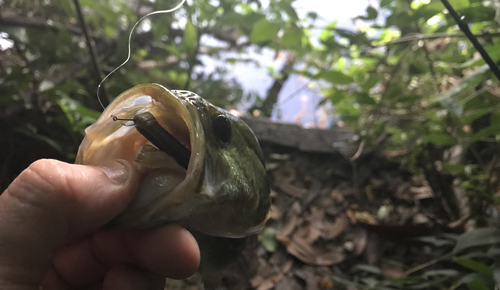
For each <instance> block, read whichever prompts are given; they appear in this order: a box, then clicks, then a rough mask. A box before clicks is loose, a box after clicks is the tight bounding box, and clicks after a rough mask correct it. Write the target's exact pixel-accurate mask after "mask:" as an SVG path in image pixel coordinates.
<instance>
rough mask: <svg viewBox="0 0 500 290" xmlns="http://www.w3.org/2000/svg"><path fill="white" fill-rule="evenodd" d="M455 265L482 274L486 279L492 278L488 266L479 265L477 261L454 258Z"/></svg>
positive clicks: (491, 272)
mask: <svg viewBox="0 0 500 290" xmlns="http://www.w3.org/2000/svg"><path fill="white" fill-rule="evenodd" d="M455 263H457V264H459V265H460V266H462V267H465V268H467V269H470V270H472V271H474V272H477V273H479V274H483V275H486V276H488V277H491V276H493V271H491V269H490V267H489V266H487V265H485V264H483V263H479V262H477V261H474V260H472V259H468V258H455Z"/></svg>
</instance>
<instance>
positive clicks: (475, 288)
mask: <svg viewBox="0 0 500 290" xmlns="http://www.w3.org/2000/svg"><path fill="white" fill-rule="evenodd" d="M467 288H469V289H470V290H489V289H490V288H488V286H486V284H484V282H483V281H482V280H481V279H480V278H479V276H477V275H473V276H472V279H471V280H470V281H469V282H468V283H467Z"/></svg>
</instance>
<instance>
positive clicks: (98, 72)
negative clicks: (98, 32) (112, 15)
mask: <svg viewBox="0 0 500 290" xmlns="http://www.w3.org/2000/svg"><path fill="white" fill-rule="evenodd" d="M73 3H74V4H75V9H76V14H77V15H78V20H79V21H80V26H81V27H82V31H83V35H84V36H85V41H86V42H87V47H88V50H89V54H90V59H91V60H92V65H93V66H94V70H95V80H96V82H97V84H100V83H101V80H102V72H101V69H100V67H99V64H98V63H97V53H96V51H95V47H94V45H93V42H92V39H90V34H89V31H88V28H87V25H86V24H85V19H84V18H83V13H82V8H81V6H80V2H78V0H73ZM102 94H103V96H104V102H103V103H104V104H103V105H104V106H107V105H108V104H109V98H108V94H107V91H106V89H105V88H104V87H103V90H102Z"/></svg>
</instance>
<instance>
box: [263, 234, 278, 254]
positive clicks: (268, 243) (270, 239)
mask: <svg viewBox="0 0 500 290" xmlns="http://www.w3.org/2000/svg"><path fill="white" fill-rule="evenodd" d="M261 239H262V242H261V244H262V247H263V248H264V250H266V251H268V252H271V253H272V252H274V251H276V247H277V246H278V242H277V241H276V230H275V229H273V228H266V229H265V230H264V231H263V232H262V234H261Z"/></svg>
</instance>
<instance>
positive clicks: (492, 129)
mask: <svg viewBox="0 0 500 290" xmlns="http://www.w3.org/2000/svg"><path fill="white" fill-rule="evenodd" d="M498 134H500V124H494V125H491V126H489V127H488V128H485V129H482V130H481V131H479V132H477V133H476V134H474V135H473V136H472V137H471V142H475V141H479V140H481V139H483V138H486V137H490V136H495V135H498Z"/></svg>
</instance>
